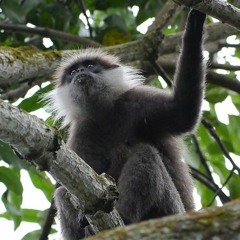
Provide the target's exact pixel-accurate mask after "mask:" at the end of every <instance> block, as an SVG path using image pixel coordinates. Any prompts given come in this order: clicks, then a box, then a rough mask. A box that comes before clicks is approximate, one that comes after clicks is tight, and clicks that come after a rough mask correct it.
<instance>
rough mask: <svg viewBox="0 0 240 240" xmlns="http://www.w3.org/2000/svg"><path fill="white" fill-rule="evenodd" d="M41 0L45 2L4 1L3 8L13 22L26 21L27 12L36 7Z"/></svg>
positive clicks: (32, 0)
mask: <svg viewBox="0 0 240 240" xmlns="http://www.w3.org/2000/svg"><path fill="white" fill-rule="evenodd" d="M40 2H43V0H31V1H21V2H19V0H11V1H2V2H1V9H2V10H3V12H4V14H6V16H8V18H9V19H11V20H12V21H13V22H17V23H25V16H26V15H27V13H28V12H29V11H31V10H32V9H33V8H35V7H36V6H37V5H38V4H39V3H40ZM19 3H21V4H19Z"/></svg>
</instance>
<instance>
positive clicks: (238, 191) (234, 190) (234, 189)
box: [227, 173, 240, 199]
mask: <svg viewBox="0 0 240 240" xmlns="http://www.w3.org/2000/svg"><path fill="white" fill-rule="evenodd" d="M239 184H240V180H239V175H237V174H236V173H233V175H232V176H231V178H230V180H229V182H228V184H227V187H228V189H229V191H230V197H231V199H236V198H239V197H240V188H239Z"/></svg>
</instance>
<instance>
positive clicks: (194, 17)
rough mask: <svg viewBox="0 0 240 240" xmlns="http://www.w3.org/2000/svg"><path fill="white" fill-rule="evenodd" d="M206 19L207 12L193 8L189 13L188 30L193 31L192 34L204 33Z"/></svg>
mask: <svg viewBox="0 0 240 240" xmlns="http://www.w3.org/2000/svg"><path fill="white" fill-rule="evenodd" d="M205 19H206V14H205V13H202V12H199V11H198V10H195V9H192V10H191V11H190V12H189V14H188V19H187V25H186V30H188V31H191V34H196V36H199V35H202V32H203V24H204V21H205Z"/></svg>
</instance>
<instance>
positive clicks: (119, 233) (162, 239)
mask: <svg viewBox="0 0 240 240" xmlns="http://www.w3.org/2000/svg"><path fill="white" fill-rule="evenodd" d="M88 239H89V240H110V239H111V240H112V239H114V240H139V239H141V240H149V239H151V240H177V239H184V240H194V239H195V240H197V239H199V240H226V239H229V240H239V239H240V200H235V201H232V202H230V203H227V204H226V205H224V206H223V207H211V208H205V209H203V210H201V211H198V212H189V213H186V214H182V215H175V216H170V217H165V218H161V219H154V220H148V221H145V222H141V223H139V224H134V225H129V226H126V227H124V228H117V229H114V230H110V231H104V232H102V233H100V234H98V235H97V236H94V237H91V238H88Z"/></svg>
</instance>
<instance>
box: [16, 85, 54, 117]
mask: <svg viewBox="0 0 240 240" xmlns="http://www.w3.org/2000/svg"><path fill="white" fill-rule="evenodd" d="M52 88H53V85H52V84H49V85H47V86H46V87H44V88H41V89H40V90H38V91H37V92H36V93H35V94H34V95H33V96H31V97H29V98H26V99H24V100H23V101H22V102H21V103H20V104H19V105H18V107H19V108H21V109H23V110H25V111H27V112H32V111H36V110H38V109H39V108H41V107H43V106H44V102H42V101H41V96H43V94H44V93H47V92H48V91H50V90H51V89H52Z"/></svg>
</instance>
